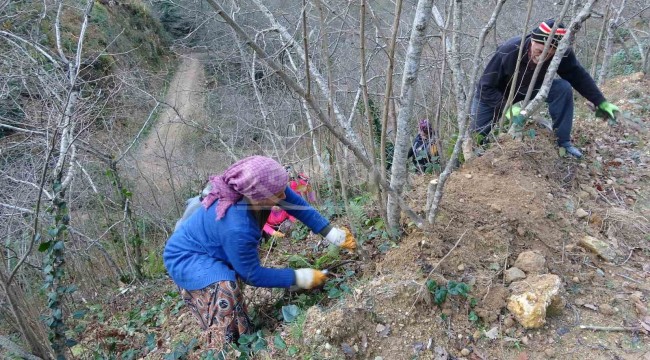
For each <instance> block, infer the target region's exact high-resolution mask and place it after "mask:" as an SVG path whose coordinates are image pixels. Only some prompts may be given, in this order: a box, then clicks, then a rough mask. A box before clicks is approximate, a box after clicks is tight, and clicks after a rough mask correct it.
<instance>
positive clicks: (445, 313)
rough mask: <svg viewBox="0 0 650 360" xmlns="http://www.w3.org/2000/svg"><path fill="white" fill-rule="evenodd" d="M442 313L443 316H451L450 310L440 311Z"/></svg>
mask: <svg viewBox="0 0 650 360" xmlns="http://www.w3.org/2000/svg"><path fill="white" fill-rule="evenodd" d="M442 313H443V314H444V315H445V316H451V314H453V311H452V310H451V309H442Z"/></svg>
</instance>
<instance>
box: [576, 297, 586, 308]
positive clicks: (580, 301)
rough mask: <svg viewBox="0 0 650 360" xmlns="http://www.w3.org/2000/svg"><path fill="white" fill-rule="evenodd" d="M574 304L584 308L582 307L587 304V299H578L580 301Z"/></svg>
mask: <svg viewBox="0 0 650 360" xmlns="http://www.w3.org/2000/svg"><path fill="white" fill-rule="evenodd" d="M573 303H574V304H576V305H577V306H582V305H584V304H585V299H583V298H578V299H575V301H574V302H573Z"/></svg>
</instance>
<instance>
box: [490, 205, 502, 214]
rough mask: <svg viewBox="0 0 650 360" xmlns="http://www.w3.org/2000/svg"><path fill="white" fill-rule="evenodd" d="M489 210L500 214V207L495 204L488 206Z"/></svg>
mask: <svg viewBox="0 0 650 360" xmlns="http://www.w3.org/2000/svg"><path fill="white" fill-rule="evenodd" d="M490 209H492V210H493V211H496V212H501V206H499V205H497V204H492V205H490Z"/></svg>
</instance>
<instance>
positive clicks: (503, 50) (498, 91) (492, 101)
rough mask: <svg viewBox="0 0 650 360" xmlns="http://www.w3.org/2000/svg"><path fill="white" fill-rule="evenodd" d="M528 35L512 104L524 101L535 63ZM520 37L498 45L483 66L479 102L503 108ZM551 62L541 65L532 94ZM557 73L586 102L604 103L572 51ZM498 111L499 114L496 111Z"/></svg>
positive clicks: (540, 82)
mask: <svg viewBox="0 0 650 360" xmlns="http://www.w3.org/2000/svg"><path fill="white" fill-rule="evenodd" d="M530 41H531V40H530V35H528V36H526V39H525V40H524V51H523V53H522V54H523V55H522V59H521V64H520V65H519V75H518V76H517V87H516V88H515V89H516V90H517V91H516V92H515V99H514V102H518V101H521V100H523V99H524V98H525V97H526V92H527V91H528V85H529V84H530V82H531V80H532V77H533V72H534V71H535V67H536V66H537V64H534V63H533V62H532V61H530V59H529V57H528V55H527V54H528V51H529V49H530ZM520 42H521V37H515V38H512V39H510V40H508V41H506V42H505V43H504V44H502V45H501V46H499V48H498V49H497V51H496V53H495V55H494V56H493V57H492V59H491V60H490V62H489V63H488V64H487V66H486V67H485V71H483V75H482V76H481V79H480V80H479V83H478V85H477V89H476V96H477V97H478V98H479V100H480V101H481V102H482V103H484V104H486V105H488V106H493V107H496V108H498V109H502V107H503V106H505V102H506V100H507V99H508V94H509V93H510V84H511V82H512V77H513V75H514V73H515V67H516V65H517V55H518V53H519V43H520ZM550 63H551V61H550V60H547V61H545V62H544V64H542V68H541V71H540V73H539V75H538V76H537V81H536V82H535V88H534V91H535V92H536V91H538V90H539V89H540V88H541V87H542V83H543V82H544V75H545V74H546V71H547V70H548V66H549V65H550ZM557 74H558V75H559V76H560V77H561V78H562V79H564V80H566V81H568V82H569V83H570V84H571V86H572V87H573V88H574V89H576V90H577V91H578V92H579V93H580V95H582V96H584V97H585V98H586V99H587V100H589V101H591V102H592V103H594V104H595V105H599V104H600V103H602V102H603V101H605V97H604V96H603V94H602V93H601V92H600V90H599V89H598V86H596V83H595V82H594V79H593V78H592V77H591V76H590V75H589V73H587V71H586V70H585V68H584V67H582V65H580V63H579V62H578V59H576V56H575V53H574V52H573V50H572V49H569V50H567V51H566V52H565V53H564V57H563V58H562V61H561V62H560V66H559V67H558V70H557ZM499 112H500V111H499Z"/></svg>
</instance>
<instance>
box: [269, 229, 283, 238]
mask: <svg viewBox="0 0 650 360" xmlns="http://www.w3.org/2000/svg"><path fill="white" fill-rule="evenodd" d="M271 236H273V237H276V238H283V237H285V236H286V235H284V233H283V232H280V231H277V230H276V231H274V232H273V234H271Z"/></svg>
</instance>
